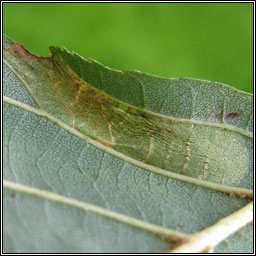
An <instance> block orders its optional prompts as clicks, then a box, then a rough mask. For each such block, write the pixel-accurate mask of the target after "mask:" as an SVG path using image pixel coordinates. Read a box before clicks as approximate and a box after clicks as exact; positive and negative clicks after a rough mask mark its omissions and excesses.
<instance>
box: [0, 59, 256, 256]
mask: <svg viewBox="0 0 256 256" xmlns="http://www.w3.org/2000/svg"><path fill="white" fill-rule="evenodd" d="M78 63H80V62H78ZM85 63H87V66H88V69H90V68H91V69H92V70H91V74H95V78H94V79H95V81H96V80H97V79H98V78H99V74H98V73H97V72H96V71H95V70H93V66H90V65H89V63H88V62H85ZM8 65H9V66H4V89H3V90H4V95H5V96H7V97H9V98H12V99H15V100H16V101H18V102H22V103H24V104H26V105H30V106H33V107H37V103H36V102H35V98H36V99H37V97H34V94H33V93H32V94H31V91H30V92H29V90H27V88H25V87H24V84H22V83H21V79H18V78H20V77H21V76H22V74H21V73H19V74H18V76H17V74H16V75H15V74H14V73H15V70H19V72H20V69H19V68H20V67H22V68H24V69H25V67H26V68H27V67H28V66H26V65H27V64H26V63H25V64H24V66H22V65H23V64H22V62H20V63H19V64H15V63H14V62H13V63H12V64H11V65H10V63H9V62H8ZM15 65H16V66H15ZM93 65H95V66H97V69H100V67H101V66H100V65H98V64H93ZM80 66H81V65H80ZM10 67H11V68H12V70H11V69H10ZM71 67H72V65H71ZM16 68H18V69H16ZM36 68H38V67H37V66H34V67H33V66H32V68H31V70H29V71H28V69H25V70H27V71H25V70H24V73H26V72H30V73H32V75H33V76H34V75H36V72H35V70H34V69H36ZM72 68H74V67H72ZM74 69H75V68H74ZM81 70H82V71H84V70H87V69H86V66H84V67H83V66H82V68H80V71H79V72H81ZM33 72H35V73H33ZM77 72H78V71H77ZM104 72H106V73H107V71H106V70H105V71H104ZM111 72H112V73H113V74H114V75H113V76H116V74H118V75H117V76H122V74H121V73H120V72H116V73H115V72H114V71H111ZM109 74H110V73H109ZM19 75H20V76H19ZM78 75H81V76H82V77H83V75H82V74H81V73H78ZM137 75H138V76H140V78H136V79H135V78H134V77H135V76H137ZM29 76H31V74H29V75H28V77H29ZM130 76H132V77H133V79H135V81H137V80H138V79H139V80H140V81H144V82H143V83H145V84H146V82H145V81H146V80H147V79H152V81H153V82H151V85H152V86H148V89H146V86H144V88H143V93H144V96H143V97H144V101H143V100H142V101H141V98H140V97H141V96H140V92H141V88H142V87H141V83H142V82H140V83H139V85H138V86H137V89H136V88H135V91H136V95H137V96H138V97H137V98H136V97H131V95H132V90H133V89H132V88H133V83H131V82H130V83H131V88H130V87H129V86H127V87H128V88H129V89H128V91H129V90H131V92H130V93H127V94H125V93H124V94H123V95H122V92H123V90H121V91H119V92H118V90H117V89H114V88H109V87H108V86H107V84H106V83H102V82H99V84H101V86H103V85H104V84H105V85H104V86H105V88H101V89H103V90H104V91H106V92H107V93H109V94H111V95H112V96H115V97H116V98H118V96H117V95H119V96H120V98H119V99H121V100H123V101H124V102H126V103H129V104H133V105H136V106H140V107H141V106H142V105H143V106H146V108H148V109H149V110H153V111H157V112H159V113H161V114H167V112H168V111H167V110H166V107H167V106H168V104H169V105H170V104H171V102H170V99H171V97H174V96H173V95H172V96H170V95H171V94H174V93H177V95H178V94H179V93H181V92H179V90H177V86H182V85H181V84H177V85H175V83H178V80H173V85H170V84H169V85H168V84H167V85H166V87H165V86H164V82H163V88H161V86H160V85H158V83H159V81H160V80H161V79H160V78H153V77H148V76H147V75H144V74H139V73H131V75H129V77H130ZM100 77H101V79H102V80H101V81H104V76H103V75H102V74H101V75H100ZM102 77H103V78H102ZM83 78H84V79H85V77H83ZM90 79H91V80H90V81H87V82H90V84H92V83H93V82H94V81H93V80H92V79H93V76H91V78H90ZM105 79H106V78H105ZM112 79H116V78H112ZM124 79H128V78H124ZM154 79H156V80H155V81H154ZM120 80H122V78H121V77H120ZM162 80H164V79H162ZM31 81H32V83H33V80H31ZM31 81H30V80H29V79H28V83H29V82H31ZM129 81H131V80H129ZM132 81H134V80H132ZM183 81H184V83H186V81H187V82H189V80H186V79H184V80H183ZM165 82H166V83H167V80H165ZM128 83H129V82H128ZM200 83H202V82H196V80H195V87H197V90H198V91H197V93H196V95H197V96H196V97H199V98H200V97H205V96H203V93H205V94H206V93H207V90H205V91H204V90H203V85H202V84H200ZM207 83H209V82H206V84H207ZM96 84H97V82H95V86H96ZM126 85H127V83H126ZM157 85H158V86H157ZM37 86H40V84H37ZM104 86H103V87H104ZM118 86H119V87H118ZM118 86H117V87H118V88H119V90H120V87H121V86H122V83H121V82H120V84H118ZM154 86H155V87H154ZM175 86H176V87H175ZM209 86H210V85H209ZM211 86H212V85H211ZM96 87H97V86H96ZM182 88H184V87H182ZM166 89H167V91H168V93H169V96H168V94H166V93H165V92H166ZM202 90H203V91H202ZM216 90H217V89H216ZM219 90H223V91H225V90H227V95H229V94H232V93H231V92H230V89H227V88H226V87H223V88H222V89H219ZM154 91H155V93H154ZM174 91H176V92H174ZM190 93H191V90H190ZM222 93H223V92H222ZM160 94H162V95H163V97H162V98H164V102H162V104H160V102H159V99H161V97H160V96H159V95H160ZM212 94H213V93H212ZM240 94H241V95H240ZM32 95H33V97H32ZM145 95H148V96H145ZM150 95H151V96H150ZM180 95H182V93H181V94H180ZM153 96H154V97H155V100H154V97H153ZM183 96H184V95H183ZM183 96H181V97H180V100H184V104H186V102H185V101H186V100H185V99H183ZM239 96H241V97H239ZM47 97H49V95H47V91H45V96H44V95H42V99H43V100H46V101H47V99H48V98H47ZM125 97H126V98H125ZM216 97H217V96H216ZM174 98H175V99H177V100H178V99H179V97H178V96H177V97H174ZM227 98H229V101H230V102H232V100H233V101H234V102H235V103H236V104H234V105H235V106H234V107H231V104H230V103H229V104H227V105H226V107H225V109H229V111H228V112H229V113H230V112H234V111H239V110H241V109H242V110H243V114H242V115H241V116H239V117H238V119H237V120H236V121H235V122H234V121H233V123H232V125H234V126H236V127H239V128H243V129H245V130H246V131H247V130H248V131H251V126H252V121H251V116H250V115H251V113H250V104H252V101H251V99H250V97H249V95H247V94H244V93H240V92H238V91H235V92H233V95H231V96H230V97H228V96H227ZM132 99H133V101H132ZM248 99H249V100H248ZM136 101H137V102H136ZM168 102H169V103H168ZM140 104H142V105H140ZM176 104H179V103H178V102H177V103H176ZM180 104H182V103H181V102H180ZM187 104H188V102H187ZM205 104H206V103H205ZM160 105H161V106H160ZM228 105H230V107H228ZM190 107H191V106H190V105H188V106H187V109H188V112H187V113H189V111H190V110H189V108H190ZM49 109H50V110H51V108H49ZM49 109H47V110H48V111H49ZM60 109H61V108H60ZM185 109H186V108H185ZM166 111H167V112H166ZM179 111H180V112H182V113H183V114H184V116H182V118H187V117H188V116H186V114H185V113H184V111H181V110H180V109H179V110H177V111H176V112H175V113H176V115H177V116H179ZM209 111H212V110H209ZM59 113H60V115H59V116H61V113H63V112H62V111H61V110H60V112H59ZM197 113H198V117H199V115H200V114H199V113H200V111H199V112H198V111H197ZM205 113H207V111H206V112H205ZM223 113H225V112H223ZM169 114H170V115H173V116H175V114H174V112H170V110H169ZM180 115H182V114H181V113H180ZM202 115H203V113H202ZM177 116H176V117H177ZM194 117H195V116H194ZM245 120H247V121H245ZM63 121H65V119H63ZM208 121H212V120H208ZM230 122H231V121H230ZM229 124H231V123H229ZM239 136H240V135H239ZM241 137H242V136H241ZM243 140H244V142H243V143H244V144H245V145H246V150H248V151H250V150H251V148H252V142H251V139H250V138H247V137H246V138H243ZM250 143H251V144H250ZM250 153H252V151H251V152H250ZM249 156H250V154H249ZM3 160H4V178H5V179H6V180H10V181H14V182H17V183H21V184H24V185H28V186H30V187H33V188H39V189H43V190H48V191H52V192H54V193H57V194H60V195H64V196H66V197H69V198H74V199H78V200H80V201H84V202H88V203H91V204H94V205H97V206H101V207H103V208H106V209H109V210H112V211H115V212H118V213H121V214H124V215H128V216H131V217H134V218H136V219H140V220H143V221H146V222H149V223H152V224H156V225H159V226H162V227H166V228H170V229H173V230H178V231H181V232H186V233H193V232H196V231H200V230H202V229H204V228H206V227H208V226H210V225H213V224H214V223H215V222H217V221H218V220H219V219H221V218H223V217H225V216H228V215H229V214H231V213H233V212H235V211H236V210H238V209H239V208H241V207H242V206H244V205H246V204H247V203H248V201H249V200H247V199H244V198H243V199H242V198H241V199H240V198H237V197H235V196H230V195H229V194H226V193H222V192H217V191H214V190H210V189H206V188H202V187H198V186H196V185H193V184H189V183H186V182H182V181H178V180H175V179H171V178H169V177H165V176H162V175H159V174H155V173H152V172H150V171H147V170H144V169H142V168H139V167H137V166H134V165H132V164H130V163H128V162H127V161H125V160H124V159H120V158H118V157H115V156H114V155H111V154H109V153H106V152H104V151H103V150H102V149H100V148H96V147H95V146H93V145H90V144H88V143H86V142H85V141H83V140H81V139H80V138H78V137H76V136H74V135H73V134H71V133H69V132H68V131H65V130H64V129H62V128H60V127H59V126H57V125H55V124H54V123H52V122H50V121H49V120H47V119H45V118H42V117H40V116H38V115H36V114H35V113H30V112H28V111H26V110H24V109H22V108H20V107H17V106H13V105H12V104H9V103H4V158H3ZM246 162H247V163H248V165H247V167H248V169H247V170H246V173H247V174H246V175H244V176H243V177H242V179H241V180H240V181H239V183H237V182H236V184H239V186H241V187H245V188H251V186H252V163H251V159H250V158H249V160H248V159H247V161H246ZM248 170H249V171H248ZM12 193H14V192H10V191H9V190H7V191H6V196H5V197H4V209H5V211H4V223H5V224H4V225H5V227H4V250H5V251H6V252H155V251H156V252H160V251H167V250H170V249H171V248H172V246H173V244H172V243H170V242H167V241H166V240H164V239H163V238H162V237H161V236H156V235H155V234H153V233H151V232H148V231H145V230H143V229H139V228H136V227H133V226H132V225H128V224H127V223H126V224H124V223H120V222H119V221H118V220H114V219H111V218H107V217H103V216H100V215H97V214H95V213H90V212H84V211H81V210H79V209H75V208H72V207H69V206H65V205H61V204H58V203H53V202H51V200H46V199H41V198H40V199H39V198H36V197H31V196H30V195H24V194H23V193H18V192H17V193H16V194H15V196H13V194H12ZM235 236H236V235H235ZM241 237H242V238H241V239H240V241H243V240H244V241H245V242H241V247H240V248H244V250H245V251H251V250H252V249H251V246H252V243H251V242H250V241H249V242H248V238H247V235H246V234H243V233H242V235H241ZM32 239H34V240H32ZM249 240H250V239H249ZM31 241H34V242H31ZM31 244H32V245H31ZM228 244H229V248H231V249H229V250H231V251H233V252H236V250H237V247H236V246H235V245H234V244H236V239H231V240H230V241H229V240H228ZM230 244H231V246H230ZM243 246H244V247H243ZM226 247H227V246H226V245H225V244H224V245H222V244H220V245H219V246H218V247H217V250H218V251H223V252H224V251H225V250H227V249H226Z"/></svg>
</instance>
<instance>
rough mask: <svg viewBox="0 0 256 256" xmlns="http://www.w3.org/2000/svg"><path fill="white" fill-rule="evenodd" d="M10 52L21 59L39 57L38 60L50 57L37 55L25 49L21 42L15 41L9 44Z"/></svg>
mask: <svg viewBox="0 0 256 256" xmlns="http://www.w3.org/2000/svg"><path fill="white" fill-rule="evenodd" d="M10 53H11V54H12V55H13V56H15V57H16V58H19V59H22V58H27V59H39V60H42V59H47V60H49V59H50V57H43V56H37V55H35V54H32V53H31V52H29V51H28V50H27V49H25V48H24V46H23V45H22V44H19V43H15V42H14V43H12V44H11V45H10Z"/></svg>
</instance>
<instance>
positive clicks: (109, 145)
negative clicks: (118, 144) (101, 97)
mask: <svg viewBox="0 0 256 256" xmlns="http://www.w3.org/2000/svg"><path fill="white" fill-rule="evenodd" d="M99 143H101V144H103V145H104V146H106V147H109V148H112V147H113V145H112V144H111V143H109V142H107V141H99Z"/></svg>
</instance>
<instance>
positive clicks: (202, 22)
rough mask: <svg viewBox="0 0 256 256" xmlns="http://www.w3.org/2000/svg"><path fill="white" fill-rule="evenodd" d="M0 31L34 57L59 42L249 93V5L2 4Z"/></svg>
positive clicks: (119, 63) (117, 63) (102, 57)
mask: <svg viewBox="0 0 256 256" xmlns="http://www.w3.org/2000/svg"><path fill="white" fill-rule="evenodd" d="M3 28H4V33H5V34H7V35H8V36H9V37H11V38H12V39H14V40H15V41H19V42H21V43H23V44H24V45H25V47H26V48H28V49H30V50H31V51H32V52H34V53H36V54H39V55H48V54H49V51H47V49H48V46H49V45H64V46H66V47H67V48H69V49H73V50H74V51H76V52H79V53H80V54H81V55H83V56H84V57H86V58H89V57H91V58H93V59H96V60H99V61H100V62H102V63H103V64H105V65H107V66H111V67H113V68H116V69H129V70H134V69H136V70H140V71H143V72H148V73H151V74H157V75H160V76H165V77H195V78H201V79H207V80H212V81H220V82H223V83H227V84H229V85H232V86H234V87H236V88H239V89H241V90H244V91H247V92H252V90H253V4H252V3H202V4H193V3H179V4H174V3H165V4H143V3H140V4H137V3H133V4H128V3H119V4H116V3H115V4H114V3H111V4H99V3H95V4H92V3H79V4H73V3H72V4H70V3H4V4H3Z"/></svg>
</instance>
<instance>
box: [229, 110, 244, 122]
mask: <svg viewBox="0 0 256 256" xmlns="http://www.w3.org/2000/svg"><path fill="white" fill-rule="evenodd" d="M242 113H243V111H242V110H240V111H237V112H231V113H229V114H227V115H225V119H226V120H232V119H235V118H238V117H240V116H241V115H242Z"/></svg>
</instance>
